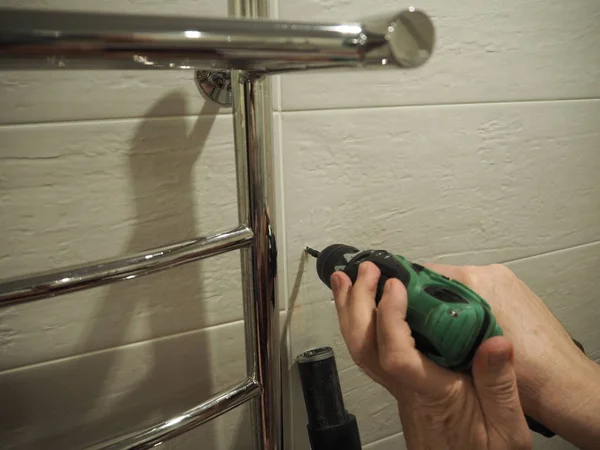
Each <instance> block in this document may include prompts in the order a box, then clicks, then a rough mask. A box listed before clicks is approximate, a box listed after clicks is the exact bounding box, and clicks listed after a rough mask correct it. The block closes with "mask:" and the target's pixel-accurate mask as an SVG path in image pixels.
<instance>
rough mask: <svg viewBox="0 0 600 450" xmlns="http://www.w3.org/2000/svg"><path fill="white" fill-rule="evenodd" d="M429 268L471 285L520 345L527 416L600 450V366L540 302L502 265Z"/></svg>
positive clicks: (518, 358) (518, 361)
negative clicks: (580, 347) (599, 419)
mask: <svg viewBox="0 0 600 450" xmlns="http://www.w3.org/2000/svg"><path fill="white" fill-rule="evenodd" d="M425 266H426V267H427V268H429V269H431V270H433V271H435V272H438V273H441V274H442V275H445V276H447V277H449V278H453V279H455V280H457V281H460V282H461V283H463V284H465V285H467V286H468V287H470V288H471V289H473V290H474V291H475V292H477V293H478V294H479V295H481V296H482V297H483V298H484V299H485V300H486V301H487V302H488V303H489V304H490V306H491V308H492V312H493V314H494V316H495V317H496V321H497V322H498V324H499V325H500V327H501V328H502V330H503V332H504V335H505V336H506V337H507V338H508V339H510V341H511V342H512V343H513V344H514V352H515V367H516V372H517V379H518V386H519V394H520V398H521V402H522V404H523V409H524V411H525V413H527V415H529V416H531V417H533V418H534V419H536V420H538V421H539V422H541V423H543V424H544V425H545V426H546V427H548V428H550V429H551V430H552V431H554V432H555V433H557V434H559V435H561V436H562V437H564V438H565V439H567V440H569V441H571V442H572V443H574V444H575V445H577V446H579V447H580V448H597V443H598V442H600V425H599V422H598V420H597V411H600V367H599V366H598V365H597V364H595V363H594V362H593V361H591V360H590V359H588V358H587V357H586V356H585V355H584V354H583V352H581V351H580V349H579V348H578V347H577V346H576V345H575V344H574V342H573V340H572V339H571V337H570V336H569V334H568V333H567V331H566V330H565V329H564V328H563V326H562V325H561V324H560V322H559V321H558V320H557V319H556V317H555V316H554V315H553V314H552V312H551V311H550V310H549V309H548V307H547V306H546V305H545V304H544V303H543V302H542V301H541V300H540V298H539V297H538V296H537V295H535V293H534V292H533V291H532V290H531V289H529V288H528V287H527V286H526V285H525V283H523V282H522V281H521V280H519V278H517V276H516V275H515V274H514V273H513V272H512V271H510V270H509V269H508V268H507V267H505V266H502V265H490V266H483V267H477V266H465V267H458V266H448V265H440V264H425Z"/></svg>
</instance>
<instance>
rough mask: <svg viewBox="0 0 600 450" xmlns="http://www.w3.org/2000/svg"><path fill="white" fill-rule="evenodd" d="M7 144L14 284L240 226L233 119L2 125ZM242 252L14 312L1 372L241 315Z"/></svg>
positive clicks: (7, 251) (5, 234) (1, 159)
mask: <svg viewBox="0 0 600 450" xmlns="http://www.w3.org/2000/svg"><path fill="white" fill-rule="evenodd" d="M162 102H177V103H179V104H180V105H183V104H184V101H183V98H182V97H180V96H178V95H177V94H173V95H170V96H167V97H165V99H163V100H162ZM162 102H159V103H162ZM0 140H1V141H2V152H1V153H0V203H1V209H2V214H1V216H0V229H1V230H2V233H0V271H1V272H2V275H3V278H4V277H8V276H14V275H22V274H26V273H29V272H34V271H40V270H46V269H50V268H54V269H55V268H58V267H63V266H68V265H71V264H80V263H86V262H89V261H92V260H96V259H104V258H108V257H116V256H119V255H126V254H131V253H135V252H138V251H142V250H145V249H147V248H153V247H158V246H161V245H166V244H169V243H173V242H178V241H181V240H186V239H189V238H192V237H195V236H200V235H210V234H213V233H215V232H217V231H221V230H224V229H229V228H230V227H233V226H235V225H236V224H237V223H238V217H237V200H236V187H235V186H236V182H235V163H234V153H233V144H232V141H233V135H232V126H231V118H230V117H228V116H217V117H216V118H215V117H214V116H212V117H202V118H200V119H196V118H172V119H140V120H135V121H134V120H123V121H100V122H79V123H72V124H60V125H52V124H48V125H42V126H11V127H0ZM238 255H239V254H238V252H235V253H230V254H226V255H223V256H219V257H216V258H211V259H209V260H206V261H202V262H199V263H194V264H189V265H186V266H182V267H180V268H177V269H174V270H171V271H168V272H163V273H159V274H156V275H151V276H148V277H142V278H139V279H136V280H133V281H128V282H125V283H118V284H115V285H112V286H109V287H104V288H100V289H95V290H92V291H88V292H82V293H77V294H71V295H68V296H63V297H58V298H56V299H52V300H46V301H43V302H36V303H32V304H26V305H21V306H18V307H14V308H8V309H3V310H1V311H0V314H2V318H3V323H2V329H3V330H4V332H3V334H2V336H3V339H2V341H1V345H0V347H1V349H2V350H1V352H2V358H0V360H1V361H0V367H2V368H8V367H16V366H19V365H22V364H29V363H33V362H38V361H42V360H48V359H52V358H55V357H63V356H67V355H70V354H79V353H84V352H88V351H92V350H97V349H101V348H106V347H112V346H116V345H120V344H125V343H128V342H135V341H139V340H144V339H149V338H151V337H157V336H163V335H166V334H171V333H177V332H181V331H185V330H190V329H196V328H201V327H203V326H209V325H213V324H218V323H224V322H228V321H231V320H237V319H240V318H241V317H242V305H241V287H240V273H239V256H238ZM91 330H94V331H91ZM41 339H44V340H45V342H46V343H47V344H48V345H45V346H43V345H40V340H41Z"/></svg>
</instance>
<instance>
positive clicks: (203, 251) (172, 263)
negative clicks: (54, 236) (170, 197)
mask: <svg viewBox="0 0 600 450" xmlns="http://www.w3.org/2000/svg"><path fill="white" fill-rule="evenodd" d="M253 237H254V234H253V232H252V230H251V229H250V228H248V227H247V226H245V225H240V226H238V227H237V228H234V229H233V230H229V231H225V232H222V233H218V234H215V235H213V236H208V237H200V238H195V239H190V240H188V241H183V242H178V243H176V244H171V245H167V246H164V247H159V248H156V249H152V250H147V251H145V252H141V253H138V254H136V255H133V256H127V257H125V258H121V259H110V260H105V261H99V262H95V263H92V264H87V265H81V266H76V267H71V268H64V269H59V270H56V271H52V272H48V273H41V274H37V275H33V276H27V277H22V278H15V279H8V280H4V281H1V282H0V307H2V306H8V305H11V304H15V303H23V302H28V301H33V300H39V299H42V298H46V297H54V296H57V295H62V294H67V293H70V292H75V291H81V290H83V289H89V288H92V287H97V286H102V285H105V284H109V283H114V282H116V281H122V280H131V279H133V278H137V277H139V276H142V275H148V274H150V273H154V272H158V271H160V270H164V269H170V268H173V267H176V266H179V265H181V264H185V263H189V262H192V261H197V260H199V259H203V258H208V257H209V256H215V255H219V254H222V253H225V252H228V251H231V250H236V249H239V248H242V247H247V246H250V245H251V244H252V242H253Z"/></svg>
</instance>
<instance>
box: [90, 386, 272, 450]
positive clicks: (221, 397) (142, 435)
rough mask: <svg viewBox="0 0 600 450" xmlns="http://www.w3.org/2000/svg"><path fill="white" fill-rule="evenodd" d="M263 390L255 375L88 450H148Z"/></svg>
mask: <svg viewBox="0 0 600 450" xmlns="http://www.w3.org/2000/svg"><path fill="white" fill-rule="evenodd" d="M260 392H261V387H260V384H258V382H257V381H256V380H254V379H253V378H247V379H245V380H244V381H242V382H241V383H240V384H238V385H236V386H234V387H232V388H230V389H227V390H225V391H223V392H221V393H219V394H217V395H215V396H214V397H212V398H210V399H208V400H206V401H205V402H203V403H201V404H200V405H198V406H195V407H194V408H192V409H189V410H187V411H185V412H183V413H181V414H180V415H178V416H176V417H172V418H170V419H169V420H166V421H165V422H162V423H159V424H156V425H154V426H151V427H149V428H147V429H145V430H142V431H139V432H137V433H135V434H133V435H129V436H127V437H125V438H117V439H112V440H111V441H110V442H104V443H101V444H97V445H94V446H92V447H88V448H87V450H147V449H151V448H155V447H157V446H159V445H160V444H162V443H163V442H165V441H167V440H169V439H173V438H174V437H177V436H179V435H181V434H183V433H185V432H186V431H189V430H191V429H193V428H196V427H197V426H199V425H202V424H203V423H205V422H207V421H209V420H211V419H214V418H216V417H219V416H220V415H221V414H225V413H226V412H227V411H231V410H232V409H233V408H235V407H236V406H240V405H242V404H243V403H246V402H247V401H249V400H251V399H253V398H255V397H257V396H258V395H260Z"/></svg>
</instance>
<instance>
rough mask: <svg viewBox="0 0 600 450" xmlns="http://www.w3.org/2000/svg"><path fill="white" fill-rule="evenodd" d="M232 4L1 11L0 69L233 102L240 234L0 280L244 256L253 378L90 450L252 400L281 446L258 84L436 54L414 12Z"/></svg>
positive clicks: (130, 270) (259, 425)
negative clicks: (305, 10) (280, 10)
mask: <svg viewBox="0 0 600 450" xmlns="http://www.w3.org/2000/svg"><path fill="white" fill-rule="evenodd" d="M230 3H231V5H230V6H231V7H232V14H231V15H232V16H235V17H236V18H234V19H206V18H204V19H201V18H199V19H194V18H188V17H156V16H121V15H110V14H80V13H59V12H39V11H20V10H14V9H12V10H11V9H0V69H3V70H14V69H31V68H34V69H65V70H69V69H179V70H182V69H196V70H199V69H202V72H201V71H199V72H198V74H200V76H199V77H197V78H198V79H199V80H200V81H201V82H200V88H201V89H202V91H203V92H204V93H205V94H207V95H208V97H209V98H211V99H214V100H215V101H218V102H219V103H221V104H229V101H232V106H233V123H234V134H235V136H234V138H235V153H236V176H237V196H238V215H239V225H238V226H237V227H235V228H233V229H231V230H229V231H225V232H222V233H218V234H215V235H213V236H208V237H200V238H193V239H190V240H189V241H184V242H179V243H175V244H172V245H167V246H163V247H159V248H155V249H152V250H148V251H146V252H142V253H139V254H136V255H130V256H125V257H122V258H115V259H111V260H107V261H103V262H96V263H91V264H86V265H81V266H78V267H71V268H64V269H59V270H56V271H52V272H48V273H44V274H35V275H31V276H27V277H21V278H18V279H11V280H4V281H0V307H3V306H8V305H16V304H19V303H24V302H29V301H33V300H41V299H45V298H51V297H54V296H57V295H61V294H66V293H69V292H75V291H80V290H83V289H88V288H91V287H96V286H101V285H104V284H108V283H113V282H116V281H124V282H126V280H129V279H132V278H136V277H139V276H142V275H147V274H150V273H154V272H157V271H160V270H164V269H169V268H172V267H176V266H178V265H181V264H186V263H190V262H192V261H197V260H199V259H202V258H207V257H210V256H214V255H218V254H221V253H224V252H228V251H231V250H235V249H240V250H241V251H240V253H241V267H242V290H243V302H244V329H245V343H246V365H247V378H246V379H244V380H242V381H241V382H240V383H239V384H237V385H236V386H233V387H232V388H230V389H227V390H225V391H223V392H221V393H219V394H217V395H216V396H214V397H212V398H211V399H208V400H206V401H204V402H202V403H200V404H199V405H197V406H196V407H194V408H192V409H190V410H188V411H185V412H183V413H181V414H179V415H176V416H175V417H172V418H170V419H168V420H165V421H163V422H161V423H158V424H154V425H151V426H148V427H143V428H141V429H140V430H138V431H133V432H130V433H127V434H125V435H124V436H121V437H119V438H116V439H111V440H108V441H105V442H103V443H100V444H97V445H94V446H93V447H91V448H93V449H95V450H98V449H104V450H117V449H120V450H132V449H137V450H141V449H150V448H154V447H156V446H157V445H160V444H161V443H163V442H164V441H166V440H168V439H170V438H173V437H175V436H178V435H180V434H182V433H184V432H186V431H189V430H190V429H192V428H194V427H196V426H198V425H200V424H202V423H204V422H206V421H208V420H210V419H212V418H215V417H217V416H219V415H221V414H223V413H224V412H227V411H229V410H230V409H232V408H235V407H236V406H239V405H241V404H243V403H245V402H247V401H249V402H250V403H251V408H252V409H251V412H252V414H251V424H252V428H253V430H254V444H255V448H256V449H258V450H281V449H282V437H281V436H282V417H281V385H280V355H279V346H280V339H279V303H278V299H277V296H276V295H275V278H276V272H277V248H276V243H275V237H274V234H273V230H272V226H271V221H270V214H271V203H272V201H271V198H270V197H271V186H270V184H269V181H270V179H271V177H270V174H269V167H270V166H271V163H272V161H271V158H272V154H273V152H272V132H271V116H272V112H271V108H270V105H271V99H270V91H269V83H268V78H266V77H264V76H263V75H265V74H271V73H281V72H290V71H302V70H308V69H321V68H330V69H331V68H349V67H357V68H367V67H369V68H371V67H372V68H378V67H379V68H382V67H386V68H387V67H396V68H414V67H418V66H420V65H422V64H423V63H425V62H426V61H427V60H428V59H429V58H430V56H431V54H432V52H433V48H434V41H435V33H434V28H433V25H432V23H431V21H430V20H429V18H428V17H427V16H426V15H425V14H424V13H422V12H420V11H416V10H415V9H414V8H409V9H407V10H405V11H402V12H399V13H397V14H389V15H385V16H379V17H375V18H369V19H365V20H363V21H360V22H357V23H346V24H319V23H300V22H282V21H269V20H264V19H265V18H267V17H268V12H267V9H268V8H267V6H268V0H232V1H231V2H230ZM206 71H208V72H206ZM220 71H229V72H228V73H224V72H220ZM205 72H206V73H208V74H209V75H206V73H205ZM210 74H212V75H210ZM229 83H231V84H229ZM228 86H230V87H231V90H230V91H229V89H228V88H227V87H228ZM223 91H226V95H222V94H223ZM223 99H225V100H223Z"/></svg>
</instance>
